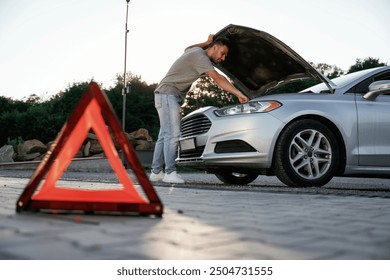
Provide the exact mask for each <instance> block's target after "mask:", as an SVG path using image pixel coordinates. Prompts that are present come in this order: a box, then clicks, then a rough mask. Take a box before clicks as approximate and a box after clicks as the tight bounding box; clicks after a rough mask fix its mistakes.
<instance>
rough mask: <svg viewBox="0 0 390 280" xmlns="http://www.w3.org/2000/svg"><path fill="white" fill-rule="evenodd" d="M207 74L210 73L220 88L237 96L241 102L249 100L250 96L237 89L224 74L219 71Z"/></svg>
mask: <svg viewBox="0 0 390 280" xmlns="http://www.w3.org/2000/svg"><path fill="white" fill-rule="evenodd" d="M207 75H209V76H210V77H211V78H212V79H213V80H214V82H215V83H216V84H217V85H218V86H219V87H220V88H222V89H224V90H226V91H228V92H230V93H232V94H234V95H235V96H237V97H238V100H239V101H240V103H246V102H248V101H249V98H248V97H246V96H245V95H244V94H243V93H242V92H241V91H239V90H238V89H236V88H235V87H234V86H233V85H232V84H231V83H230V82H229V81H228V80H227V79H226V78H225V77H224V76H222V75H221V74H219V73H218V72H217V71H210V72H207Z"/></svg>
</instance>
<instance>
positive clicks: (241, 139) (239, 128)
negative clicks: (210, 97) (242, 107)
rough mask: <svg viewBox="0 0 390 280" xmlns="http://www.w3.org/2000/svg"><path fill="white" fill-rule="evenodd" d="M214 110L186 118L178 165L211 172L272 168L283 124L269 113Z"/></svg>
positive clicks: (202, 111) (210, 109)
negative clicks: (229, 113) (233, 113)
mask: <svg viewBox="0 0 390 280" xmlns="http://www.w3.org/2000/svg"><path fill="white" fill-rule="evenodd" d="M214 109H215V108H209V109H208V110H201V111H195V112H193V113H192V114H190V115H188V116H186V117H185V118H183V120H182V136H181V137H180V139H179V156H178V158H177V160H176V162H177V164H178V165H181V166H187V167H192V168H196V169H202V170H209V171H212V170H216V169H225V170H226V169H232V170H247V169H269V168H270V167H271V165H272V156H273V149H274V145H275V142H276V139H277V135H278V134H279V132H280V130H281V129H282V127H283V123H282V122H281V121H280V120H278V119H276V118H275V117H273V116H272V115H271V114H269V113H255V114H245V115H236V116H227V117H217V116H216V115H215V114H214V112H213V111H214Z"/></svg>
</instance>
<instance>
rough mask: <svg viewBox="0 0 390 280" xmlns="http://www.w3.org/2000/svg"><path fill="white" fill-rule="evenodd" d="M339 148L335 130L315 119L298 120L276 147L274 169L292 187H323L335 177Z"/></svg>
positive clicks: (281, 179)
mask: <svg viewBox="0 0 390 280" xmlns="http://www.w3.org/2000/svg"><path fill="white" fill-rule="evenodd" d="M339 158H340V157H339V147H338V143H337V141H336V137H335V136H334V134H333V132H332V131H331V130H330V129H329V128H327V127H326V126H325V125H323V124H322V123H320V122H319V121H315V120H299V121H296V122H294V123H292V124H291V125H289V126H288V127H287V128H286V129H285V130H284V131H283V132H282V134H281V136H280V138H279V140H278V142H277V144H276V149H275V158H274V170H275V174H276V176H277V177H278V178H279V180H280V181H282V182H283V183H285V184H286V185H288V186H292V187H310V186H317V187H318V186H323V185H325V184H326V183H328V182H329V181H330V180H331V179H332V178H333V176H334V174H335V173H336V170H337V165H338V162H339Z"/></svg>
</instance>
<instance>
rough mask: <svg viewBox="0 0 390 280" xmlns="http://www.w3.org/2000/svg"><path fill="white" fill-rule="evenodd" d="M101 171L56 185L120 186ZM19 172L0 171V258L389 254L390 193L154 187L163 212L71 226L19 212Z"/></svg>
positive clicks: (85, 219) (66, 220)
mask: <svg viewBox="0 0 390 280" xmlns="http://www.w3.org/2000/svg"><path fill="white" fill-rule="evenodd" d="M15 174H17V172H15ZM78 174H79V176H81V175H82V172H80V173H78ZM95 176H96V175H95ZM99 176H100V179H101V181H105V182H97V181H96V180H93V181H92V180H89V181H88V179H80V178H78V179H77V180H74V178H73V180H63V181H61V182H60V183H59V185H61V186H70V187H72V186H76V187H77V186H82V187H84V186H86V187H90V188H106V187H117V185H116V184H115V183H114V182H111V181H112V180H111V176H112V174H108V173H107V174H105V173H100V174H99ZM186 176H187V175H186V174H184V177H186ZM193 176H194V175H188V178H186V179H188V180H189V181H191V182H192V184H191V185H194V182H196V178H195V179H194V177H193ZM195 176H200V177H199V179H200V180H199V181H208V182H212V180H214V179H212V178H214V177H213V176H212V175H205V174H201V175H195ZM207 176H209V177H207ZM16 177H20V176H19V175H18V176H16ZM16 177H15V176H12V175H10V173H9V172H5V171H0V258H1V259H44V260H46V259H390V207H389V205H390V200H389V198H381V197H364V196H353V195H352V196H340V195H331V194H310V193H294V192H277V191H269V190H264V191H262V190H256V191H250V189H249V190H248V189H245V191H242V190H240V189H239V188H235V189H234V190H228V189H213V188H209V187H198V188H194V187H191V186H188V185H187V186H170V185H160V186H156V190H157V192H158V194H159V196H160V197H161V200H162V201H163V203H164V206H165V212H164V215H163V218H153V217H138V216H135V217H134V216H100V215H80V217H81V223H78V222H76V220H77V219H76V218H77V216H76V215H74V214H72V215H49V214H43V213H23V214H16V213H15V202H16V199H17V198H18V196H19V195H20V193H21V192H22V190H23V189H24V187H25V186H26V184H27V181H28V179H27V178H28V177H26V178H16ZM22 177H23V176H22ZM81 177H82V176H81ZM89 178H90V176H89ZM265 180H270V179H269V178H268V177H267V178H265ZM269 184H273V182H271V181H270V182H269ZM275 184H279V183H277V182H276V183H275Z"/></svg>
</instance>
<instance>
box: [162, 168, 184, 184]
mask: <svg viewBox="0 0 390 280" xmlns="http://www.w3.org/2000/svg"><path fill="white" fill-rule="evenodd" d="M163 182H164V183H170V184H184V180H183V179H182V178H181V177H180V176H179V175H178V174H177V172H176V171H173V172H171V173H169V174H165V176H164V179H163Z"/></svg>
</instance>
